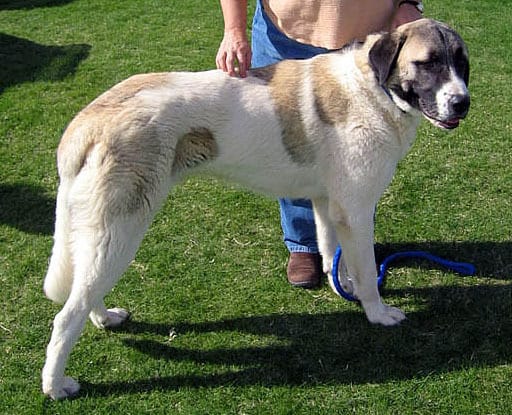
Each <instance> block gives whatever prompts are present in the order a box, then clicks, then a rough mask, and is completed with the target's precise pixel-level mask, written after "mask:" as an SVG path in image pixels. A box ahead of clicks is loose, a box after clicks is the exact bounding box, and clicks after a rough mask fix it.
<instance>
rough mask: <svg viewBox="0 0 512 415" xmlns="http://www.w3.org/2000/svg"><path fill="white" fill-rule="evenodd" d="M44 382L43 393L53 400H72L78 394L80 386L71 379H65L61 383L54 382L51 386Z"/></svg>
mask: <svg viewBox="0 0 512 415" xmlns="http://www.w3.org/2000/svg"><path fill="white" fill-rule="evenodd" d="M45 383H46V382H43V393H44V394H45V395H47V396H49V397H50V398H52V399H53V400H59V399H66V398H72V397H74V396H76V395H77V394H78V391H79V390H80V384H79V383H78V382H77V381H76V380H74V379H73V378H70V377H67V376H65V377H63V378H62V379H60V381H56V380H53V381H52V382H50V383H49V384H45Z"/></svg>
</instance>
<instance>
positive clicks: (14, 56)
mask: <svg viewBox="0 0 512 415" xmlns="http://www.w3.org/2000/svg"><path fill="white" fill-rule="evenodd" d="M0 7H1V6H0ZM90 48H91V47H90V46H89V45H86V44H76V45H65V46H50V45H41V44H39V43H35V42H32V41H30V40H28V39H22V38H19V37H16V36H12V35H8V34H6V33H0V93H2V92H3V91H4V90H5V89H6V88H7V87H10V86H13V85H16V84H20V83H23V82H31V81H32V82H33V81H56V80H61V79H64V78H65V77H66V76H68V75H70V74H72V73H74V72H75V71H76V68H77V67H78V64H79V63H80V61H82V60H83V59H85V58H86V57H87V56H88V55H89V50H90Z"/></svg>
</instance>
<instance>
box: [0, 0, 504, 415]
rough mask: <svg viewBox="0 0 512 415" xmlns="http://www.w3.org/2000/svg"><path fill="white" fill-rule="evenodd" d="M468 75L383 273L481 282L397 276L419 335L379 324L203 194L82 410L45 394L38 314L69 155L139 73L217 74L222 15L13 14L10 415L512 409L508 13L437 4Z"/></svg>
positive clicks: (150, 10) (271, 231) (161, 229)
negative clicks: (472, 273) (67, 139)
mask: <svg viewBox="0 0 512 415" xmlns="http://www.w3.org/2000/svg"><path fill="white" fill-rule="evenodd" d="M426 6H427V14H428V15H429V16H435V17H436V18H438V19H440V20H444V21H446V22H448V23H449V24H451V25H452V26H454V27H455V28H457V29H458V30H459V32H460V33H461V34H462V35H463V37H464V38H465V39H466V41H467V43H468V45H469V48H470V51H471V57H472V59H471V62H472V74H471V92H472V100H473V101H472V109H471V114H470V117H469V118H468V120H466V121H465V122H464V123H463V125H462V126H461V127H460V128H459V129H458V130H457V131H456V132H454V133H451V134H445V133H443V132H440V131H438V130H435V129H434V128H433V127H430V126H428V125H427V124H424V125H423V126H422V128H421V131H420V133H419V136H418V140H417V142H416V144H415V146H414V147H413V149H412V151H411V153H410V154H409V155H408V156H407V157H406V159H405V160H404V161H403V162H402V163H401V164H400V166H399V168H398V171H397V175H396V177H395V180H394V181H393V183H392V185H391V186H390V188H389V189H388V191H387V192H386V194H385V195H384V197H383V199H382V202H381V203H380V205H379V209H378V217H377V223H376V227H377V229H376V241H377V245H376V249H377V254H378V256H379V257H382V256H383V255H385V254H387V253H390V252H395V251H397V250H403V249H409V248H412V249H424V250H429V251H431V252H433V253H436V254H439V255H443V256H446V257H448V258H451V259H454V260H463V261H469V262H473V263H474V264H475V265H476V266H477V269H478V274H477V276H476V277H464V278H462V277H460V276H457V275H454V274H452V273H449V272H446V271H445V270H442V269H437V268H436V267H432V266H430V264H425V263H420V264H402V265H400V266H397V267H394V268H393V269H392V270H391V272H390V276H389V279H388V284H387V287H386V289H385V292H384V296H385V298H386V301H388V302H389V303H391V304H394V305H396V306H399V307H402V308H403V309H405V310H406V311H407V313H408V317H409V319H408V321H407V322H406V323H405V324H403V325H401V326H400V327H397V328H393V329H385V328H382V327H374V326H371V325H369V324H368V323H367V322H366V320H365V318H364V316H363V313H362V311H361V310H360V309H359V308H358V307H357V306H356V305H354V304H350V303H347V302H344V301H342V300H340V299H339V298H337V297H335V296H334V294H332V293H331V292H330V290H329V288H328V287H327V286H323V287H322V288H320V289H318V290H315V291H302V290H293V289H291V288H289V286H288V285H287V283H286V281H285V275H284V269H285V263H286V251H285V249H284V248H283V245H282V243H281V234H280V229H279V218H278V210H277V205H276V203H275V201H273V200H269V199H266V198H263V197H260V196H257V195H254V194H251V193H247V192H245V191H242V190H240V189H237V188H234V187H232V186H229V185H226V184H223V183H219V182H217V181H214V180H210V179H199V178H196V179H191V180H188V181H187V182H186V183H185V184H184V185H183V186H181V187H179V188H177V189H176V190H175V191H174V192H173V194H172V196H171V197H170V198H169V201H168V203H166V204H165V206H164V208H163V210H162V212H161V213H160V214H159V215H158V216H157V218H156V220H155V223H154V224H153V226H152V227H151V229H150V231H149V233H148V235H147V237H146V239H145V241H144V243H143V245H142V247H141V249H140V251H139V253H138V255H137V257H136V259H135V261H134V263H133V265H132V266H131V267H130V269H129V270H128V272H127V273H126V275H125V277H124V278H123V279H122V280H121V282H120V283H119V284H118V286H117V287H116V288H115V289H114V291H113V292H112V294H111V295H110V296H109V297H108V299H107V301H108V303H109V304H112V305H120V306H123V307H126V308H128V309H130V310H131V311H132V312H133V319H132V321H130V322H129V323H128V324H127V325H126V326H124V327H122V328H121V329H119V330H116V331H107V332H103V331H98V330H95V329H94V328H93V327H92V325H90V324H88V325H87V327H86V329H85V331H84V333H83V335H82V338H81V340H80V342H79V343H78V344H77V346H76V348H75V349H74V351H73V353H72V356H71V359H70V363H69V367H68V373H70V374H72V375H73V376H76V377H78V378H79V380H80V382H81V383H82V393H81V395H80V396H79V397H78V398H77V399H74V400H70V401H63V402H51V401H49V400H47V399H46V398H44V397H43V396H42V394H41V393H40V370H41V368H42V365H43V362H44V348H45V346H46V344H47V342H48V339H49V334H50V330H51V322H52V319H53V317H54V315H55V313H56V312H57V311H58V307H57V306H55V305H53V304H52V303H51V302H50V301H48V300H46V299H45V298H44V296H43V294H42V290H41V287H42V281H43V277H44V273H45V269H46V264H47V258H48V256H49V253H50V250H51V246H52V238H51V234H52V230H53V210H54V203H55V193H56V186H57V175H56V169H55V149H56V146H57V144H58V140H59V137H60V135H61V133H62V130H63V129H64V127H65V125H66V124H67V123H68V122H69V121H70V119H71V118H72V117H73V115H74V114H75V113H76V112H77V111H78V110H79V109H80V108H82V107H83V106H84V105H86V104H87V103H88V102H89V101H90V100H92V99H93V98H94V97H95V96H97V95H98V94H99V93H101V92H102V91H104V90H106V89H107V88H109V87H110V86H112V85H113V84H115V83H116V82H118V81H120V80H122V79H124V78H126V77H128V76H129V75H131V74H133V73H137V72H150V71H163V70H203V69H209V68H212V67H213V66H214V56H215V53H216V48H217V46H218V44H219V42H220V39H221V34H222V17H221V13H220V8H219V5H218V2H217V1H213V0H209V1H204V0H203V1H199V0H187V1H186V2H185V1H178V0H165V1H164V0H145V1H136V0H125V1H123V2H104V1H99V0H75V1H70V0H67V1H66V0H61V1H48V0H47V1H44V0H39V1H38V0H32V1H28V0H27V1H6V0H4V1H2V2H0V144H1V145H0V165H1V166H2V167H1V169H0V286H1V289H0V309H1V311H0V397H1V398H0V413H1V414H40V413H44V414H76V413H90V414H117V413H123V414H140V413H169V412H174V413H183V414H206V413H208V414H269V413H272V414H309V413H315V414H323V413H325V414H327V413H328V414H332V413H339V414H344V413H358V414H398V413H399V414H433V413H439V414H448V413H449V414H505V413H510V412H511V411H512V395H511V394H510V390H511V387H512V366H511V363H512V349H511V348H510V339H511V338H512V320H511V317H512V284H511V282H510V277H511V273H512V243H511V240H510V235H511V230H512V216H511V215H510V212H511V207H512V206H511V201H512V197H511V196H512V169H511V167H510V166H511V165H512V152H511V151H510V137H511V133H512V131H511V129H512V128H511V121H510V120H511V119H512V117H511V115H512V114H511V103H510V98H509V97H510V96H511V94H512V87H511V81H510V80H511V75H512V74H511V72H512V66H511V62H512V56H511V53H510V39H511V30H512V29H511V28H512V12H511V11H510V7H509V6H510V5H509V4H508V3H507V2H503V1H497V0H488V1H485V2H484V1H477V0H465V1H458V2H456V1H454V0H449V1H441V0H432V1H428V2H427V4H426Z"/></svg>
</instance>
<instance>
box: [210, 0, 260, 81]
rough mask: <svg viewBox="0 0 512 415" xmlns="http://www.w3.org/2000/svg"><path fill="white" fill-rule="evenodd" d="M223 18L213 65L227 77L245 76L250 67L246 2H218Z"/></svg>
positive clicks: (222, 0)
mask: <svg viewBox="0 0 512 415" xmlns="http://www.w3.org/2000/svg"><path fill="white" fill-rule="evenodd" d="M220 5H221V8H222V15H223V16H224V37H223V39H222V42H221V44H220V46H219V50H218V52H217V57H216V59H215V63H216V64H217V68H219V69H222V70H223V71H224V72H227V73H228V74H229V75H231V76H234V75H236V71H235V69H236V68H237V67H238V74H239V75H240V76H241V77H245V76H246V75H247V70H248V69H249V67H250V65H251V47H250V45H249V41H248V39H247V0H220Z"/></svg>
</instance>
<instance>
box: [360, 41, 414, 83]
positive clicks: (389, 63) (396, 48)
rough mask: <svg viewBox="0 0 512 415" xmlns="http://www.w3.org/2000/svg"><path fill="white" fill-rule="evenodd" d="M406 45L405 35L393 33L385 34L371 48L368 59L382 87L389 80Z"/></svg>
mask: <svg viewBox="0 0 512 415" xmlns="http://www.w3.org/2000/svg"><path fill="white" fill-rule="evenodd" d="M404 43H405V36H404V35H402V34H401V33H398V32H391V33H385V34H383V35H382V36H381V38H380V39H379V40H377V41H376V42H375V43H374V44H373V46H372V47H371V49H370V52H369V54H368V58H369V60H370V65H371V66H372V69H373V71H374V72H375V74H376V75H377V79H378V80H379V84H380V85H384V83H385V82H386V80H387V79H388V78H389V75H390V74H391V70H392V69H393V67H394V66H395V64H396V61H397V59H398V55H399V53H400V50H401V49H402V46H403V45H404Z"/></svg>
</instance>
